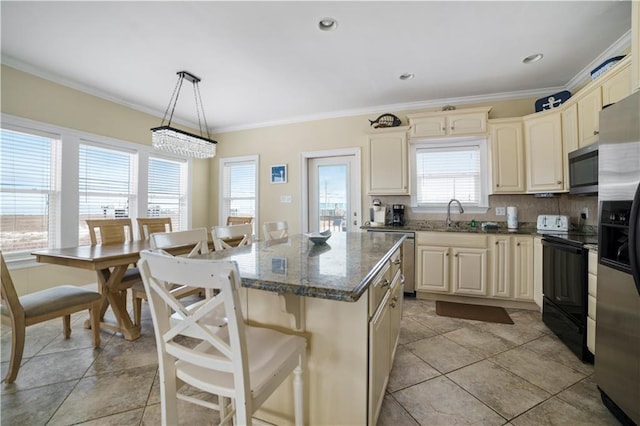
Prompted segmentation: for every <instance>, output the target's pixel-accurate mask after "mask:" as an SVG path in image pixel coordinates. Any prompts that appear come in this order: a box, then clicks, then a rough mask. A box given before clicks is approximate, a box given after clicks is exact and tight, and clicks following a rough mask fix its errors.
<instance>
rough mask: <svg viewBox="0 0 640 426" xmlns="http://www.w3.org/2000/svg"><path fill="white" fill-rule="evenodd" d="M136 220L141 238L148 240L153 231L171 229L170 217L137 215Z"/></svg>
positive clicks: (167, 230) (170, 230)
mask: <svg viewBox="0 0 640 426" xmlns="http://www.w3.org/2000/svg"><path fill="white" fill-rule="evenodd" d="M136 221H137V222H138V232H139V234H140V239H141V240H148V239H149V236H150V235H151V234H153V233H154V232H172V231H173V226H172V224H171V218H170V217H139V218H137V219H136Z"/></svg>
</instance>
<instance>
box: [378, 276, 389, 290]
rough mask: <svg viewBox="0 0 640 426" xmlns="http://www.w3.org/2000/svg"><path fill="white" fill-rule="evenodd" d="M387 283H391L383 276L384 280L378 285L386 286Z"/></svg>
mask: <svg viewBox="0 0 640 426" xmlns="http://www.w3.org/2000/svg"><path fill="white" fill-rule="evenodd" d="M389 284H391V283H390V282H389V280H388V279H386V278H385V279H384V281H383V282H382V285H381V286H380V288H385V287H386V286H388V285H389Z"/></svg>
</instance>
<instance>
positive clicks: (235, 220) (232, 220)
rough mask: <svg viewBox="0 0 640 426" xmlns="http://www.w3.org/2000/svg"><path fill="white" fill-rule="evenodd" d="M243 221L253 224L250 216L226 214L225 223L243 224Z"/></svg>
mask: <svg viewBox="0 0 640 426" xmlns="http://www.w3.org/2000/svg"><path fill="white" fill-rule="evenodd" d="M245 223H250V224H253V217H251V216H228V217H227V225H244V224H245Z"/></svg>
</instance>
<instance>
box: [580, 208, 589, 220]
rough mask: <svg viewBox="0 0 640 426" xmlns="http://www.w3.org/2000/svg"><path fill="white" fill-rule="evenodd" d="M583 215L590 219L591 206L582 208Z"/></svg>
mask: <svg viewBox="0 0 640 426" xmlns="http://www.w3.org/2000/svg"><path fill="white" fill-rule="evenodd" d="M581 216H582V218H583V219H589V208H588V207H585V208H583V209H582V213H581Z"/></svg>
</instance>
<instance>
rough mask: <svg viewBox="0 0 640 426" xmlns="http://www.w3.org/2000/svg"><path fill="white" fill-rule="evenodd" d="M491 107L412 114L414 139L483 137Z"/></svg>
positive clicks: (409, 116) (410, 122) (411, 121)
mask: <svg viewBox="0 0 640 426" xmlns="http://www.w3.org/2000/svg"><path fill="white" fill-rule="evenodd" d="M490 110H491V108H490V107H480V108H468V109H461V110H455V111H435V112H426V113H420V114H410V115H408V116H407V117H408V118H409V126H410V127H411V137H412V138H428V137H445V136H467V135H482V134H486V133H487V119H488V115H489V111H490Z"/></svg>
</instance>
